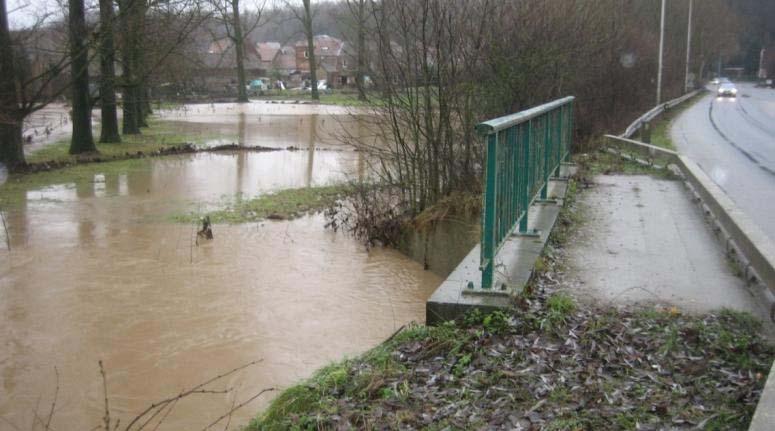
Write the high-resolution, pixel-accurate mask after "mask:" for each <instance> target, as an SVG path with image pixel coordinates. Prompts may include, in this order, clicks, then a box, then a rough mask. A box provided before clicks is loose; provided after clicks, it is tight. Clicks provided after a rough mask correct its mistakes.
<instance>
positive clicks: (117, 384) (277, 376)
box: [0, 114, 441, 430]
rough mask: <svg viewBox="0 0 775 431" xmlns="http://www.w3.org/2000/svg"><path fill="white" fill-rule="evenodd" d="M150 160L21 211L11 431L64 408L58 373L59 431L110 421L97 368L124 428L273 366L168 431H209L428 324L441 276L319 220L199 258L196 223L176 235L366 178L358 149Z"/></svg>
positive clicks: (5, 397) (5, 333)
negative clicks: (208, 388)
mask: <svg viewBox="0 0 775 431" xmlns="http://www.w3.org/2000/svg"><path fill="white" fill-rule="evenodd" d="M304 115H306V114H304ZM308 144H309V143H308ZM144 163H146V166H145V167H144V168H141V169H135V170H132V171H130V172H106V173H105V174H98V175H95V177H94V178H93V179H91V180H90V181H85V182H82V183H65V184H54V185H51V186H50V187H45V188H38V189H31V190H28V191H26V192H25V193H24V196H22V199H20V200H21V203H19V204H18V205H16V206H14V207H12V208H8V209H7V210H6V212H5V216H6V220H7V223H8V229H9V233H10V245H11V251H8V250H6V249H5V247H2V250H0V322H2V324H1V325H0V383H1V386H0V418H2V419H0V430H4V429H14V426H16V427H19V428H20V429H25V430H26V429H33V426H32V424H33V422H34V417H35V411H36V409H37V410H38V414H40V415H45V414H46V413H47V412H48V409H49V408H50V405H51V401H52V396H53V393H54V391H55V388H56V386H57V377H56V376H57V373H58V375H59V379H58V381H59V395H58V401H57V403H56V412H55V415H54V421H53V427H52V428H53V429H56V430H70V429H91V428H93V427H94V426H97V425H99V424H100V421H101V418H102V415H103V398H102V382H101V379H100V374H99V367H98V365H97V361H98V360H102V361H104V364H105V369H106V372H107V376H108V378H107V385H108V392H109V401H110V409H111V415H112V417H113V418H114V420H115V419H116V418H121V420H122V422H124V423H126V421H127V420H128V419H129V418H130V417H132V416H134V414H136V413H137V412H139V411H141V410H142V409H144V408H145V407H147V406H148V405H149V404H150V403H151V402H154V401H157V400H160V399H162V398H165V397H167V396H170V395H172V394H175V393H177V392H178V391H180V390H181V389H184V388H190V387H191V386H193V385H196V384H198V383H201V382H203V381H205V380H207V379H208V378H210V377H213V376H215V375H218V374H220V373H222V372H224V371H227V370H229V369H232V368H234V367H237V366H239V365H242V364H245V363H248V362H250V361H254V360H259V359H260V360H262V362H260V363H259V364H257V365H255V366H253V367H250V368H248V369H246V370H245V371H243V372H240V373H238V374H236V375H234V376H232V377H230V378H229V379H226V380H225V381H224V382H222V383H221V384H218V385H214V386H213V389H220V388H225V387H233V388H234V392H233V393H232V394H228V395H226V394H209V395H198V396H194V397H191V398H189V399H186V400H184V401H181V402H179V403H177V404H176V406H175V409H174V411H173V412H172V414H171V415H170V416H168V417H167V418H166V420H165V422H164V425H163V426H162V427H161V428H160V429H168V430H181V429H201V428H203V427H204V426H205V425H207V424H209V423H210V421H212V420H213V419H214V418H217V417H218V416H219V415H220V414H222V413H223V412H225V411H227V410H228V409H229V407H230V406H231V405H232V403H233V400H234V398H233V395H234V394H236V395H237V402H238V403H239V402H240V401H241V400H244V399H246V398H248V397H249V396H250V395H252V394H253V393H255V392H256V391H258V390H261V389H263V388H268V387H276V388H284V387H287V386H289V385H292V384H294V383H296V382H299V381H300V380H302V379H304V378H306V377H308V376H310V375H311V373H312V372H313V371H314V370H315V369H317V368H319V367H320V366H322V365H325V364H327V363H329V362H331V361H336V360H339V359H342V358H345V357H348V356H353V355H356V354H359V353H362V352H364V351H366V350H368V349H370V348H371V347H373V346H375V345H376V344H378V343H379V342H381V341H383V340H384V339H385V338H387V337H388V336H390V335H391V334H392V333H393V332H394V331H395V330H396V329H398V328H399V327H400V326H401V325H403V324H405V323H408V322H410V321H422V320H423V319H424V309H425V300H426V299H427V297H428V296H429V295H430V294H431V293H432V291H433V290H434V289H435V288H436V287H437V286H438V284H439V283H440V281H441V279H440V277H439V276H438V275H435V274H434V273H433V272H430V271H424V270H423V268H422V265H421V264H420V263H417V262H415V261H413V260H411V259H410V258H408V257H406V256H404V255H402V254H401V253H399V252H397V251H394V250H387V249H372V250H371V251H366V249H365V248H364V247H363V246H362V245H361V244H360V243H358V242H357V241H355V240H353V239H351V238H349V237H347V236H345V235H342V234H341V233H333V232H331V231H328V230H325V229H323V227H322V226H323V222H324V220H323V218H322V216H320V215H316V216H307V217H303V218H300V219H297V220H294V221H290V222H260V223H249V224H243V225H216V226H215V227H214V234H215V239H214V240H213V241H212V242H208V243H204V244H201V245H199V246H197V245H196V244H195V242H194V239H195V230H194V227H193V226H191V225H186V224H174V223H170V222H168V221H166V220H167V218H166V217H167V216H168V215H169V214H170V213H173V212H180V211H184V210H191V209H192V208H194V207H196V206H200V207H201V206H203V205H209V204H215V203H217V202H218V201H219V200H220V199H222V198H223V196H233V195H234V194H236V193H243V194H246V195H253V196H255V195H260V194H262V193H267V192H271V191H275V190H280V189H283V188H288V187H304V186H307V185H322V184H328V183H332V182H338V181H341V180H342V179H345V178H348V177H351V176H353V175H355V176H357V175H358V174H359V170H360V166H361V164H360V162H359V154H358V153H354V152H351V151H314V150H313V151H280V152H271V153H227V154H221V153H219V154H196V155H186V156H179V157H178V156H176V157H167V158H161V159H153V160H147V162H144ZM0 243H5V239H4V238H3V241H2V242H0ZM55 369H56V371H55ZM273 396H274V395H273V394H269V395H266V396H263V397H261V398H259V399H258V400H257V401H255V402H253V403H251V404H249V405H248V406H247V407H246V408H244V409H242V410H240V411H239V412H237V413H236V414H235V415H234V417H233V419H232V425H233V426H234V424H238V425H244V424H246V423H247V422H248V421H249V420H250V418H252V417H253V416H255V414H256V413H257V412H259V411H260V410H261V409H262V408H264V407H265V406H266V405H267V404H268V402H269V401H270V400H271V399H272V397H273ZM36 406H37V407H36ZM11 424H14V425H11ZM39 428H40V427H39V426H38V429H39Z"/></svg>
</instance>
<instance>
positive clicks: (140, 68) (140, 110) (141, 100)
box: [131, 0, 151, 127]
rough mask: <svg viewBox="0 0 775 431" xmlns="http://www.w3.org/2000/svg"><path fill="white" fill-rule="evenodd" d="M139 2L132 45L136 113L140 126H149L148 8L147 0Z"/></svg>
mask: <svg viewBox="0 0 775 431" xmlns="http://www.w3.org/2000/svg"><path fill="white" fill-rule="evenodd" d="M134 2H135V3H137V6H136V9H135V11H134V12H135V29H134V31H135V34H134V38H133V41H134V44H133V45H132V51H131V52H132V58H133V63H132V64H134V66H135V73H134V78H135V115H136V116H137V126H138V127H148V122H147V121H146V120H147V119H148V116H149V115H150V114H151V110H150V104H149V103H148V86H147V85H146V83H145V80H146V77H147V75H148V74H147V73H146V64H145V48H144V46H146V45H145V44H146V42H148V41H146V40H145V39H144V36H145V29H146V27H145V13H146V11H147V10H148V2H147V1H146V0H134Z"/></svg>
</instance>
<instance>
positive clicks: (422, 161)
mask: <svg viewBox="0 0 775 431" xmlns="http://www.w3.org/2000/svg"><path fill="white" fill-rule="evenodd" d="M245 1H246V0H243V1H242V2H240V0H172V1H168V0H165V1H161V0H100V1H99V10H98V11H97V12H98V13H95V11H87V10H86V8H85V7H84V2H83V0H70V1H68V3H67V5H68V10H67V14H66V18H65V19H62V20H60V21H58V22H56V23H54V24H50V23H49V24H41V25H40V26H39V27H37V28H32V29H28V30H23V31H14V32H11V31H10V30H9V23H8V11H7V9H6V0H0V54H2V56H1V58H0V72H2V73H0V162H3V163H4V164H6V165H7V166H10V167H12V168H13V167H14V166H23V165H24V153H23V142H22V141H23V140H22V125H23V122H24V119H25V118H26V117H27V116H29V115H30V114H32V113H33V112H35V111H36V110H38V109H41V108H42V107H44V106H46V104H48V103H50V102H51V101H52V100H54V99H57V98H60V97H62V96H66V97H68V98H69V100H70V103H71V106H72V122H73V135H72V139H71V146H70V152H71V153H72V154H80V153H84V152H93V151H96V150H97V146H96V145H95V142H94V141H95V139H94V137H92V136H91V130H92V125H91V115H90V112H91V108H92V107H93V106H95V104H96V103H99V106H100V109H101V117H102V119H101V128H100V134H99V138H98V141H99V142H103V143H109V142H119V141H120V140H121V135H122V134H137V133H140V132H141V128H142V127H144V126H145V125H146V124H147V118H148V116H149V115H150V113H151V106H150V103H149V97H148V91H149V89H150V87H152V86H153V85H154V83H155V82H159V81H164V82H176V80H184V79H186V78H187V77H191V76H192V75H196V74H198V73H201V70H202V69H201V64H198V63H197V62H196V55H192V53H196V52H197V51H198V50H201V48H200V45H201V43H202V39H207V38H208V37H209V38H210V40H214V39H217V38H222V37H226V38H228V39H229V40H230V41H231V42H232V43H233V45H234V46H235V47H236V48H235V49H234V55H235V56H236V57H237V58H236V64H237V67H236V70H235V75H236V77H237V81H238V89H239V92H238V100H239V101H246V100H247V95H246V94H245V87H246V77H245V72H244V64H243V63H244V62H243V59H242V58H241V57H242V56H244V52H245V48H244V45H245V43H246V42H252V41H255V40H280V41H287V40H291V39H293V38H296V39H302V40H306V41H307V44H308V52H309V53H310V55H311V57H313V58H310V63H311V64H315V61H316V60H315V59H314V53H315V52H314V46H313V43H314V41H313V39H314V36H315V35H316V34H320V33H330V34H332V35H334V36H337V37H340V38H342V39H344V40H345V41H347V42H348V43H349V44H351V46H352V47H353V49H352V50H351V51H352V52H353V54H352V55H353V56H354V57H355V58H354V59H353V60H354V63H355V64H357V73H356V82H357V88H358V90H359V96H360V98H361V99H366V98H367V93H366V91H365V85H364V80H365V77H366V76H368V77H369V78H371V80H372V81H373V82H374V84H375V85H374V88H375V91H373V92H371V93H370V94H369V95H368V97H370V98H374V99H378V103H375V106H378V107H379V108H377V109H375V111H376V113H377V117H378V118H381V120H383V121H380V123H379V125H378V126H375V128H376V129H378V133H379V134H381V135H383V136H382V137H383V138H384V140H386V141H387V142H391V145H392V149H390V150H389V151H387V152H385V150H384V149H381V150H380V151H381V153H380V155H381V156H384V157H386V158H387V159H389V163H388V164H386V165H385V166H388V165H389V167H386V168H385V170H384V173H385V175H386V176H389V177H391V179H392V180H395V181H396V182H397V183H399V184H412V185H406V188H407V193H408V194H407V201H411V202H414V203H413V204H412V205H411V206H412V207H413V211H420V210H422V209H423V208H425V207H426V206H427V205H428V204H430V203H432V202H435V201H436V200H437V199H438V198H439V197H440V196H444V195H447V194H448V193H449V192H450V191H451V190H456V189H461V188H470V187H476V184H478V181H476V179H477V178H478V175H479V170H480V167H479V160H481V151H482V148H481V143H480V142H478V139H477V138H476V137H475V136H473V125H474V124H476V123H477V122H479V121H482V120H483V119H487V118H492V117H494V116H499V115H503V114H507V113H511V112H516V111H518V110H520V109H523V108H525V107H528V106H531V105H535V104H538V103H541V102H544V101H547V100H550V99H552V98H555V97H560V96H563V95H567V94H574V95H576V96H577V99H578V103H577V107H578V109H577V118H576V120H577V121H576V123H575V124H576V125H577V129H576V132H577V133H578V134H579V135H580V136H586V135H591V134H594V133H596V132H599V131H601V130H611V129H615V128H616V127H621V125H622V124H624V123H625V122H626V121H627V120H628V119H630V118H632V117H633V116H635V115H636V114H637V113H638V112H641V111H643V110H644V109H646V108H648V107H650V105H651V104H652V103H653V94H654V87H655V81H656V67H657V47H658V37H659V14H660V10H659V7H660V2H659V1H656V0H509V1H500V0H498V1H496V0H406V1H403V0H401V1H399V0H339V1H330V2H310V1H309V0H298V1H294V0H284V1H276V2H270V3H267V1H264V0H258V2H253V3H249V4H245ZM688 2H689V0H668V2H667V4H668V11H667V17H668V20H667V26H666V27H667V32H666V35H667V41H666V50H665V66H666V67H665V75H664V89H663V93H664V94H665V95H667V96H674V95H678V94H680V93H681V92H682V91H683V85H684V68H685V64H684V63H685V50H686V36H687V35H686V28H687V20H688ZM770 3H771V2H767V1H765V0H745V1H734V0H704V1H703V2H702V4H701V5H698V6H701V7H696V8H695V11H694V12H695V13H694V17H693V21H694V22H693V25H694V30H693V37H692V40H693V42H692V43H693V49H692V57H691V63H690V70H691V71H692V73H693V74H694V75H696V76H697V77H705V76H708V74H709V73H711V71H713V70H715V67H716V64H717V63H718V61H719V59H723V61H725V62H730V61H736V62H739V63H741V64H745V65H746V67H748V68H749V69H750V68H752V67H753V65H752V64H749V63H751V62H750V61H749V60H750V58H751V57H753V54H752V53H753V52H754V51H755V48H756V46H760V45H763V44H765V43H768V42H769V41H771V39H772V35H773V34H774V33H773V28H772V27H773V24H772V23H773V22H775V20H772V19H767V17H768V16H770V17H771V16H772V15H773V11H772V10H773V6H772V5H770ZM50 27H57V28H59V29H60V30H62V34H66V37H64V38H63V40H62V41H60V43H59V44H55V45H56V48H58V49H59V51H58V54H59V56H58V57H55V58H52V60H51V61H49V62H48V67H47V68H45V69H44V70H35V71H31V69H30V65H29V64H28V63H29V61H28V55H27V54H28V53H26V52H25V49H27V48H29V46H28V45H29V43H28V39H26V38H29V37H30V35H31V34H34V33H35V32H36V31H38V32H40V31H42V30H50ZM63 48H66V49H63ZM95 67H98V70H99V72H98V73H95V72H92V73H89V70H90V68H92V69H95ZM315 72H316V68H315V67H312V68H311V70H310V75H311V80H312V81H313V85H312V92H313V98H317V96H318V95H317V85H315V84H314V83H315V81H316V78H317V77H316V76H315ZM95 76H96V77H97V81H96V84H97V87H98V88H99V94H98V95H95V94H93V93H94V92H93V91H91V92H90V83H91V84H92V87H93V86H94V84H95V83H94V82H91V81H90V79H92V78H94V77H95ZM55 82H56V83H58V85H56V86H53V87H54V88H53V89H52V83H55ZM44 90H45V91H44ZM117 91H118V92H120V94H121V96H122V97H121V101H120V103H119V101H118V100H117V98H116V93H117ZM119 108H120V109H121V110H122V114H123V115H122V123H121V124H119V122H118V115H117V113H118V109H119ZM119 128H120V130H119ZM361 144H368V143H364V142H362V143H361ZM394 177H399V178H398V179H395V178H394ZM414 187H417V189H416V190H412V189H413V188H414ZM409 195H411V197H410V196H409ZM415 203H416V204H415Z"/></svg>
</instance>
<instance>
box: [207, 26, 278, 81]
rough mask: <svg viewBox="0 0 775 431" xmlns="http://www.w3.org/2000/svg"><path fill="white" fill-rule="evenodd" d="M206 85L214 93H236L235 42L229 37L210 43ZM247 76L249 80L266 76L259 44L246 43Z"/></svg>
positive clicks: (245, 61)
mask: <svg viewBox="0 0 775 431" xmlns="http://www.w3.org/2000/svg"><path fill="white" fill-rule="evenodd" d="M204 66H205V69H206V73H205V86H206V88H207V90H208V91H209V92H212V93H222V92H223V93H227V94H231V93H235V94H236V91H235V90H236V86H237V58H236V54H235V52H234V43H233V42H232V40H231V39H229V38H223V39H218V40H216V41H213V42H212V43H210V45H209V46H208V48H207V53H206V54H205V56H204ZM244 66H245V78H246V80H247V82H250V81H251V80H253V79H256V78H259V77H261V76H264V74H265V72H266V69H264V67H263V63H262V61H261V57H260V55H259V52H258V49H257V46H256V45H254V44H252V43H249V42H247V41H246V43H245V56H244Z"/></svg>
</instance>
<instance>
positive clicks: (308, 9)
mask: <svg viewBox="0 0 775 431" xmlns="http://www.w3.org/2000/svg"><path fill="white" fill-rule="evenodd" d="M304 33H305V34H306V36H307V52H308V55H307V60H309V78H310V81H311V84H312V100H320V94H318V71H317V69H318V63H317V61H315V35H314V34H312V6H310V0H304Z"/></svg>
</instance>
